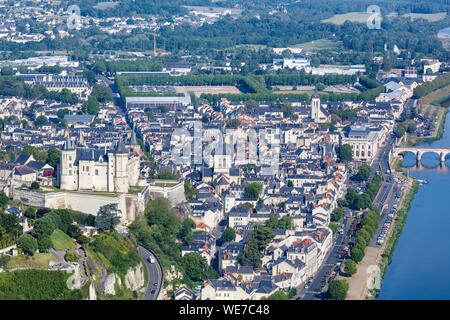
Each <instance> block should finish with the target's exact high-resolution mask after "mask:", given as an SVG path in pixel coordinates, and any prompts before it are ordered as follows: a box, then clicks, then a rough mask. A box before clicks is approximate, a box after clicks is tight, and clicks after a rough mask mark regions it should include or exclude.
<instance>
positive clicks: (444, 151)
mask: <svg viewBox="0 0 450 320" xmlns="http://www.w3.org/2000/svg"><path fill="white" fill-rule="evenodd" d="M408 152H411V153H413V154H414V155H415V157H416V161H417V163H420V162H421V160H422V156H423V155H424V154H425V153H435V154H437V155H438V157H439V161H440V162H441V164H443V163H445V158H446V157H447V155H449V154H450V148H441V147H394V149H393V151H392V153H391V156H393V157H396V156H399V155H404V154H406V153H408Z"/></svg>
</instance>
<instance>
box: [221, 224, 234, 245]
mask: <svg viewBox="0 0 450 320" xmlns="http://www.w3.org/2000/svg"><path fill="white" fill-rule="evenodd" d="M234 239H236V231H235V230H234V229H233V228H230V227H228V228H226V229H225V230H224V231H223V233H222V236H221V237H220V241H221V243H226V242H230V241H234Z"/></svg>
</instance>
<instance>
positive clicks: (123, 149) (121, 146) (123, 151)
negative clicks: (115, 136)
mask: <svg viewBox="0 0 450 320" xmlns="http://www.w3.org/2000/svg"><path fill="white" fill-rule="evenodd" d="M114 153H116V154H128V150H127V148H126V147H125V144H124V143H123V140H122V137H120V139H119V142H118V143H117V145H116V148H115V149H114Z"/></svg>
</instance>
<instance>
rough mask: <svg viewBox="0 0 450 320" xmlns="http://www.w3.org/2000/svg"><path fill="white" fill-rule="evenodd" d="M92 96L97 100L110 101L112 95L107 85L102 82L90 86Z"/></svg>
mask: <svg viewBox="0 0 450 320" xmlns="http://www.w3.org/2000/svg"><path fill="white" fill-rule="evenodd" d="M91 95H92V96H94V97H95V98H96V99H97V101H98V102H102V103H103V102H109V101H112V98H113V95H112V91H111V89H110V88H109V87H107V86H105V85H103V84H95V85H94V87H93V88H92V93H91Z"/></svg>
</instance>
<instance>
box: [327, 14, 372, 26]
mask: <svg viewBox="0 0 450 320" xmlns="http://www.w3.org/2000/svg"><path fill="white" fill-rule="evenodd" d="M371 15H372V13H367V12H348V13H344V14H336V15H334V16H332V17H331V18H328V19H324V20H322V22H323V23H332V24H336V25H342V24H344V23H345V21H350V22H359V23H365V22H366V21H367V19H369V17H370V16H371Z"/></svg>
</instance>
